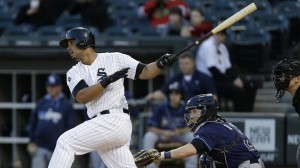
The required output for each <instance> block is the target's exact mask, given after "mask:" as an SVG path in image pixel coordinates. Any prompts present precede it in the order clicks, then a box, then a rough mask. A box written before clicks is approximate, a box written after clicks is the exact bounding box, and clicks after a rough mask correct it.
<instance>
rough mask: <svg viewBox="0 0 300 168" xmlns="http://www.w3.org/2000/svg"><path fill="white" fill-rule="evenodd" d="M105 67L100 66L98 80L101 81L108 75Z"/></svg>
mask: <svg viewBox="0 0 300 168" xmlns="http://www.w3.org/2000/svg"><path fill="white" fill-rule="evenodd" d="M104 70H105V68H99V69H98V72H97V76H100V78H99V79H98V82H100V81H101V80H102V79H103V78H105V77H106V76H107V74H106V72H104Z"/></svg>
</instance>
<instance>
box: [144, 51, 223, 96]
mask: <svg viewBox="0 0 300 168" xmlns="http://www.w3.org/2000/svg"><path fill="white" fill-rule="evenodd" d="M178 63H179V69H180V73H179V74H178V75H176V76H174V77H173V78H171V79H170V80H169V81H168V82H167V83H165V84H164V85H163V86H162V88H161V89H160V90H157V91H155V92H153V93H149V94H148V95H147V96H146V99H147V100H164V99H165V98H166V96H165V95H166V94H167V92H168V87H169V85H170V84H171V83H174V82H176V81H177V82H179V83H180V84H181V86H182V90H183V100H184V101H187V100H188V99H190V98H191V97H193V96H195V95H198V94H205V93H212V94H214V95H215V96H216V94H217V90H216V87H215V84H214V81H213V80H212V78H211V77H209V76H208V75H206V74H204V73H202V72H200V71H197V70H196V67H195V60H194V57H193V55H192V54H191V53H189V52H185V53H183V54H182V55H180V56H179V62H178Z"/></svg>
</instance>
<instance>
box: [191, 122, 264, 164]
mask: <svg viewBox="0 0 300 168" xmlns="http://www.w3.org/2000/svg"><path fill="white" fill-rule="evenodd" d="M195 139H200V140H201V141H202V142H203V143H204V144H205V146H206V147H207V151H208V152H207V153H208V155H209V156H210V157H212V158H213V159H214V160H215V161H217V162H221V163H224V164H225V165H224V166H225V167H228V168H237V167H238V165H239V164H240V163H242V162H244V161H246V160H250V159H253V158H255V159H258V158H259V153H258V151H257V150H256V149H255V148H254V146H253V145H252V144H251V142H250V141H249V139H248V138H247V137H246V136H245V135H244V134H243V133H242V132H241V131H240V130H239V129H238V128H237V127H235V126H234V125H233V124H231V123H228V122H225V121H224V120H219V121H207V122H206V123H205V124H204V125H203V126H200V128H199V129H198V130H197V131H196V133H195ZM233 141H235V142H237V145H235V146H233V147H229V146H230V145H229V144H231V143H232V142H233ZM225 147H226V148H227V149H228V148H231V149H230V150H229V151H228V152H224V148H225Z"/></svg>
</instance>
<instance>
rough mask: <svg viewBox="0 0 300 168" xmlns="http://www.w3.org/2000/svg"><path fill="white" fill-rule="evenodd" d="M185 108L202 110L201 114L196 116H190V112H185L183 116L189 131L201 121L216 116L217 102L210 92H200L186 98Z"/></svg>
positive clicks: (194, 128) (193, 129)
mask: <svg viewBox="0 0 300 168" xmlns="http://www.w3.org/2000/svg"><path fill="white" fill-rule="evenodd" d="M185 109H186V110H188V111H190V110H192V109H200V110H202V112H201V114H200V115H199V116H197V118H195V117H192V118H191V113H192V112H190V113H189V114H185V116H184V119H185V121H186V123H187V126H188V128H189V129H190V130H191V131H195V130H196V128H197V127H198V126H199V125H200V124H201V123H203V122H205V121H207V120H210V119H212V118H213V117H215V116H217V109H218V102H217V101H216V100H215V98H214V96H213V95H212V94H201V95H197V96H194V97H192V98H191V99H190V100H188V101H187V103H186V106H185Z"/></svg>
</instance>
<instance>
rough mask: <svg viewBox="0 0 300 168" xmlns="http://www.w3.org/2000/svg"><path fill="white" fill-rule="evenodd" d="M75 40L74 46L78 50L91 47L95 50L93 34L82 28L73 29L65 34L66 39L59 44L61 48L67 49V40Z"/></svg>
mask: <svg viewBox="0 0 300 168" xmlns="http://www.w3.org/2000/svg"><path fill="white" fill-rule="evenodd" d="M71 39H73V40H76V46H77V47H78V48H80V49H86V48H88V47H92V48H94V49H95V37H94V35H93V33H92V32H91V31H90V30H89V29H87V28H84V27H75V28H72V29H70V30H69V31H68V32H67V33H66V38H65V39H63V40H61V41H60V42H59V45H60V46H61V47H64V48H67V47H68V40H71Z"/></svg>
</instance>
